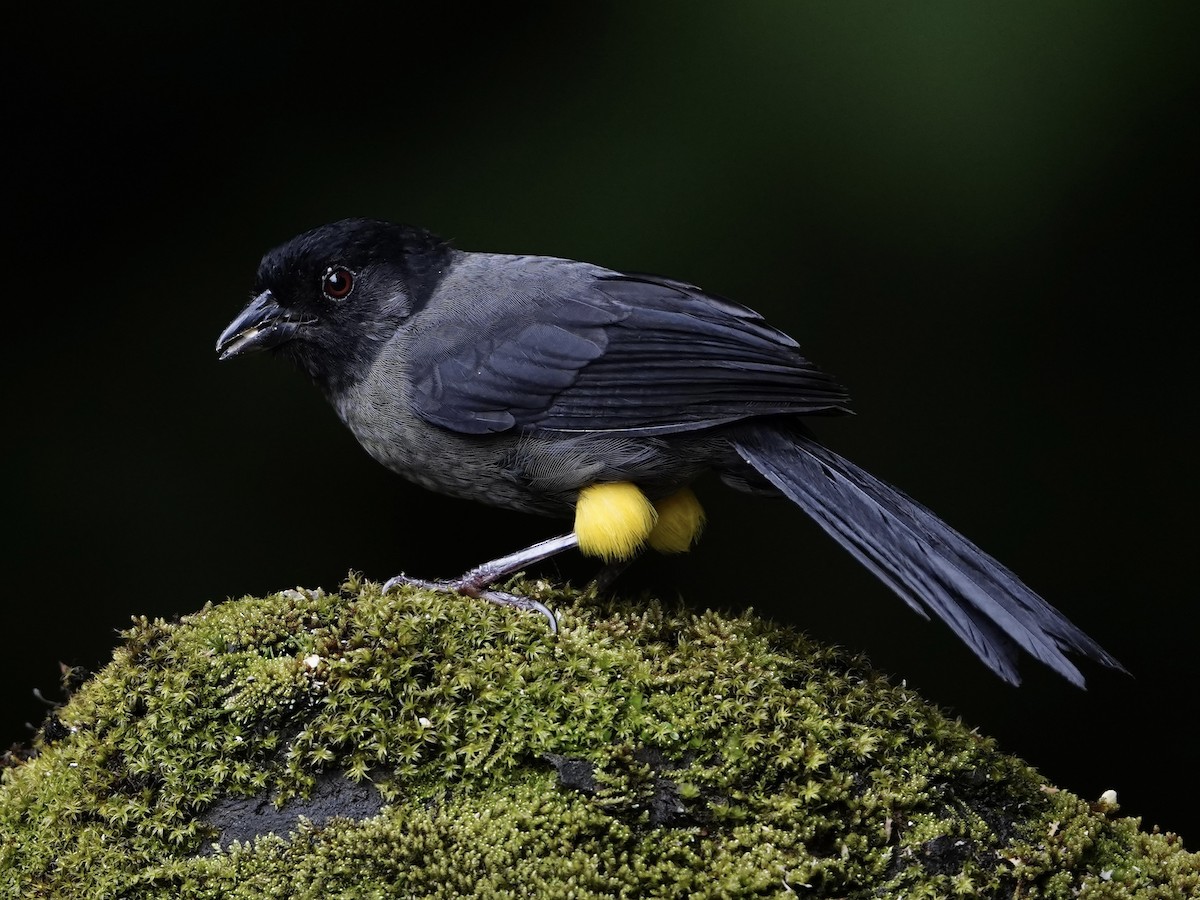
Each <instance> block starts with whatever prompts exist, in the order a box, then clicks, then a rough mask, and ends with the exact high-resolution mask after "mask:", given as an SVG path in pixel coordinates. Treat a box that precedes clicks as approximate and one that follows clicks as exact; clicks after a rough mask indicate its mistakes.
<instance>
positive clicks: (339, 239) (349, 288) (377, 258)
mask: <svg viewBox="0 0 1200 900" xmlns="http://www.w3.org/2000/svg"><path fill="white" fill-rule="evenodd" d="M453 253H454V251H453V250H452V249H451V248H450V246H449V244H447V243H446V242H445V241H443V240H442V239H441V238H438V237H436V236H434V235H432V234H430V233H429V232H427V231H422V230H421V229H419V228H411V227H408V226H404V225H393V224H392V223H390V222H380V221H375V220H372V219H344V220H342V221H340V222H334V223H332V224H330V225H322V226H321V227H320V228H314V229H313V230H312V231H309V232H306V233H304V234H302V235H299V236H298V237H294V238H292V239H291V240H290V241H288V242H287V243H285V244H281V245H280V246H278V247H276V248H275V249H274V250H271V251H269V252H268V253H267V254H266V255H265V256H264V257H263V258H262V262H260V263H259V266H258V277H257V278H256V279H255V285H254V299H253V300H251V301H250V304H249V305H248V306H247V307H246V308H245V309H244V310H242V312H241V313H240V314H239V315H238V317H237V318H236V319H234V320H233V322H231V323H230V325H229V327H228V328H226V329H225V331H224V332H222V334H221V337H220V338H219V339H218V340H217V352H218V353H220V354H221V359H228V358H230V357H232V356H238V355H240V354H242V353H248V352H250V351H252V350H265V349H271V350H275V351H277V352H279V353H281V354H282V355H284V356H287V357H289V358H291V359H293V360H295V361H296V362H297V363H298V364H299V365H300V366H301V368H303V369H304V370H305V371H307V372H308V373H309V375H311V376H312V377H313V379H314V380H315V381H316V382H317V383H318V384H319V385H320V386H321V387H322V388H323V389H324V390H325V391H326V393H328V394H334V393H336V392H338V391H339V390H341V389H343V388H344V387H346V386H348V385H351V384H354V383H355V382H357V381H358V380H360V379H361V378H362V377H363V376H364V375H365V374H366V372H367V369H368V368H369V367H370V365H371V363H372V362H373V361H374V359H375V357H376V356H377V354H378V353H379V351H380V349H381V348H382V347H383V345H384V344H385V343H386V342H387V341H388V340H389V339H390V338H391V337H392V336H393V335H394V334H395V333H396V330H397V329H398V328H399V327H400V326H401V325H402V324H403V323H404V321H405V320H406V319H407V318H408V317H409V316H411V315H412V314H413V313H414V312H416V311H417V310H418V309H420V308H421V306H423V305H424V304H425V302H426V300H427V299H428V298H429V295H430V294H431V293H432V291H433V289H434V287H435V286H436V285H437V283H438V281H440V280H441V277H442V275H443V273H444V271H445V269H446V267H447V266H448V265H449V263H450V260H451V258H452V255H453Z"/></svg>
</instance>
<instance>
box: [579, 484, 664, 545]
mask: <svg viewBox="0 0 1200 900" xmlns="http://www.w3.org/2000/svg"><path fill="white" fill-rule="evenodd" d="M656 519H657V514H656V513H655V511H654V506H653V504H651V502H650V501H649V500H647V499H646V495H645V494H643V493H642V492H641V491H640V490H639V489H638V487H637V485H634V484H630V483H629V482H628V481H614V482H610V483H608V484H593V485H589V486H588V487H585V488H584V489H583V490H581V491H580V492H579V499H578V500H577V501H575V536H576V537H577V538H579V549H580V551H581V552H582V553H586V554H587V555H588V556H599V557H600V558H601V559H603V560H604V561H605V562H617V561H618V560H626V559H632V558H633V557H634V556H636V555H637V552H638V551H639V550H641V549H642V546H643V545H644V544H645V543H646V538H648V537H649V536H650V532H651V531H652V530H653V529H654V522H655V520H656Z"/></svg>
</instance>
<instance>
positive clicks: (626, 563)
mask: <svg viewBox="0 0 1200 900" xmlns="http://www.w3.org/2000/svg"><path fill="white" fill-rule="evenodd" d="M635 559H637V557H636V556H631V557H630V558H629V559H620V560H617V561H616V562H610V563H605V564H604V567H603V568H602V569H601V570H600V571H599V572H597V573H596V577H595V578H593V579H592V587H594V588H595V589H596V593H597V594H602V593H604V592H605V591H607V590H608V589H609V588H610V587H612V586H613V583H614V582H616V580H617V579H618V578H620V577H621V575H622V574H623V573H624V572H625V570H626V569H628V568H629V567H630V566H631V565H633V561H634V560H635Z"/></svg>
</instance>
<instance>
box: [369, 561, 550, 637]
mask: <svg viewBox="0 0 1200 900" xmlns="http://www.w3.org/2000/svg"><path fill="white" fill-rule="evenodd" d="M472 574H473V573H470V572H468V573H467V574H466V575H464V576H463V577H462V578H456V579H453V580H451V581H427V580H425V579H423V578H410V577H409V576H407V575H405V574H404V573H403V572H401V573H400V574H399V575H396V576H395V577H393V578H389V579H388V580H387V581H386V582H384V584H383V593H385V594H387V593H389V592H391V591H393V590H395V589H396V588H398V587H400V586H401V585H412V586H414V587H420V588H425V589H426V590H430V591H438V592H440V593H445V594H462V595H465V596H467V597H478V598H479V599H481V600H486V601H488V602H489V603H495V604H496V605H498V606H508V607H512V608H513V609H519V610H523V611H524V612H536V613H540V614H541V615H542V616H543V617H544V618H545V619H546V622H547V623H548V624H549V626H550V633H551V634H558V617H557V616H555V615H554V610H552V609H551V608H550V607H548V606H547V605H546V604H544V603H542V602H541V601H539V600H534V599H533V598H531V597H522V596H520V595H518V594H510V593H508V592H507V591H485V590H483V587H484V585H482V584H480V583H479V581H478V579H476V578H472V577H471V575H472Z"/></svg>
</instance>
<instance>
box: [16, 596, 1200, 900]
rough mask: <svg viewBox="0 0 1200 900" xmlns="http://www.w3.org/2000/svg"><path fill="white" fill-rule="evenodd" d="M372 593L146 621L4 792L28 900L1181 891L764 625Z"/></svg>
mask: <svg viewBox="0 0 1200 900" xmlns="http://www.w3.org/2000/svg"><path fill="white" fill-rule="evenodd" d="M519 589H520V590H522V591H523V592H524V593H526V594H531V595H534V596H536V597H537V598H538V599H540V600H542V601H543V602H545V603H548V604H550V605H551V606H553V607H554V608H556V609H557V610H558V612H559V615H560V618H561V622H562V626H563V627H562V633H561V634H560V635H559V636H558V637H553V636H551V635H550V634H549V633H548V631H547V629H546V628H545V624H544V622H543V621H542V620H541V619H540V618H538V617H536V616H531V615H528V614H523V613H519V612H513V611H511V610H504V609H499V608H495V607H491V606H489V605H488V604H485V603H480V602H478V601H472V600H467V599H463V598H458V597H453V596H445V595H439V594H434V593H428V592H424V591H420V590H411V591H405V592H399V593H395V594H390V595H387V596H383V595H381V594H380V592H379V588H378V587H377V586H376V585H373V584H365V583H360V582H358V581H357V579H353V578H352V579H351V581H350V582H349V583H347V584H346V585H345V586H344V587H343V589H342V591H341V592H340V593H339V594H334V595H326V594H324V593H322V592H320V591H315V592H310V591H285V592H283V593H280V594H276V595H273V596H271V597H267V598H262V599H253V598H246V599H242V600H237V601H230V602H226V603H222V604H220V605H217V606H208V607H206V608H205V609H203V610H202V611H200V612H199V613H197V614H196V615H193V616H188V617H186V618H184V619H183V620H182V621H180V622H178V623H176V624H169V623H166V622H162V621H154V622H150V621H146V620H144V619H142V620H138V621H137V622H136V623H135V624H134V627H133V628H131V629H130V630H129V631H128V632H126V634H125V643H124V644H123V645H122V646H120V647H119V648H118V649H117V651H116V653H115V656H114V659H113V662H112V663H111V664H110V665H108V666H107V667H106V668H105V669H104V670H103V671H102V672H100V673H99V674H98V675H96V676H95V677H94V678H92V679H91V680H90V681H89V682H87V683H86V684H84V685H83V686H82V687H81V688H80V689H79V690H78V691H77V692H76V693H75V694H74V696H73V697H72V698H71V700H70V702H69V703H68V704H67V705H66V706H65V707H64V708H62V709H61V710H59V711H58V713H57V716H56V719H55V721H54V723H53V727H52V728H49V729H47V730H44V732H43V734H42V735H40V736H39V739H38V742H37V744H36V747H35V749H36V751H37V753H36V755H34V756H33V758H31V759H28V760H25V761H18V762H15V764H14V765H13V766H12V767H11V768H9V769H8V770H7V771H6V772H5V773H4V779H3V785H2V787H0V835H2V844H0V889H2V890H4V891H5V892H7V893H6V896H14V897H16V896H20V897H61V898H71V897H87V898H89V900H93V898H104V897H122V898H136V897H196V898H202V897H212V898H217V897H235V898H236V897H247V898H249V897H263V896H290V897H322V898H326V897H338V896H354V897H371V896H392V895H400V896H411V897H462V896H489V897H492V896H495V897H505V896H511V897H518V896H522V897H523V896H539V897H559V896H561V897H576V898H587V897H615V896H664V897H671V896H678V897H749V896H764V897H766V896H792V895H793V892H795V893H802V894H804V895H806V896H813V897H816V896H841V897H844V896H862V897H867V896H873V897H877V896H906V897H945V896H952V895H956V894H957V895H962V896H984V897H991V896H996V897H1010V896H1020V897H1023V898H1029V897H1062V898H1068V897H1078V896H1082V897H1135V896H1136V897H1164V898H1165V897H1185V896H1191V895H1194V892H1195V891H1197V890H1198V888H1200V856H1198V855H1195V854H1189V853H1187V852H1185V851H1184V850H1183V848H1182V847H1181V846H1179V844H1178V842H1177V840H1176V839H1174V838H1173V837H1172V836H1169V835H1157V834H1144V833H1141V832H1140V831H1139V830H1138V827H1137V822H1136V820H1132V819H1118V818H1114V817H1112V816H1111V815H1110V814H1106V813H1105V812H1103V811H1099V812H1098V811H1094V810H1093V809H1092V808H1090V807H1089V806H1088V805H1087V804H1085V803H1083V802H1081V801H1080V800H1078V799H1077V798H1075V797H1072V796H1071V795H1070V794H1068V793H1066V792H1065V791H1054V790H1052V789H1048V788H1047V786H1046V785H1045V784H1044V782H1043V779H1041V778H1040V777H1039V776H1038V774H1037V773H1036V772H1035V771H1033V770H1031V769H1030V768H1028V767H1027V766H1025V765H1024V764H1023V763H1021V762H1020V761H1018V760H1016V759H1013V758H1011V757H1009V756H1005V755H1004V754H1001V753H999V752H998V751H997V750H996V748H995V746H994V745H993V743H992V742H991V741H990V740H988V739H986V738H982V737H980V736H979V735H977V734H975V733H973V732H972V731H970V730H969V729H967V728H965V727H963V726H962V725H961V724H960V723H958V722H955V721H952V720H950V719H947V718H946V717H945V716H944V715H942V714H941V713H940V712H939V711H938V710H937V709H935V708H933V707H931V706H929V705H928V704H927V703H925V702H924V701H922V700H921V699H920V698H919V697H917V696H916V695H914V694H913V692H911V691H909V690H908V689H906V688H904V687H897V686H895V685H891V684H889V683H888V682H887V681H886V680H885V679H884V678H882V677H881V676H879V675H877V674H875V673H874V672H872V671H871V670H870V669H869V668H868V667H867V666H866V664H865V663H864V662H863V661H862V660H861V659H857V658H854V657H850V656H846V655H844V654H842V653H840V652H838V651H835V650H831V649H829V648H824V647H817V646H814V645H812V644H810V643H808V642H807V641H806V640H805V639H803V638H802V637H800V636H798V635H796V634H794V633H792V632H790V631H787V630H785V629H781V628H779V627H776V626H774V625H771V624H769V623H766V622H763V621H760V620H757V619H755V618H753V617H752V616H750V615H746V616H742V617H737V618H731V617H727V616H721V615H717V614H714V613H705V614H703V615H692V614H688V613H683V612H671V611H668V610H665V609H664V608H663V607H662V606H661V605H660V604H658V603H657V602H653V601H649V600H646V601H643V602H639V603H637V604H636V605H614V604H611V603H610V604H601V603H600V602H599V601H597V600H596V599H595V598H593V597H590V596H586V595H580V594H575V593H570V592H563V591H556V590H552V589H550V588H549V587H548V586H547V585H545V584H543V583H532V582H526V583H524V584H522V585H521V586H520V588H519Z"/></svg>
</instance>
